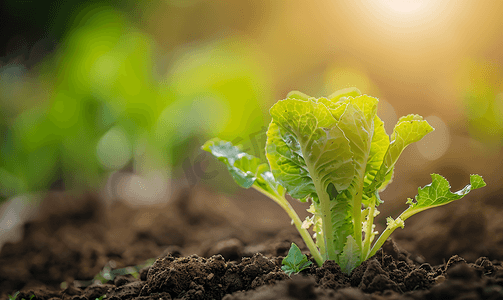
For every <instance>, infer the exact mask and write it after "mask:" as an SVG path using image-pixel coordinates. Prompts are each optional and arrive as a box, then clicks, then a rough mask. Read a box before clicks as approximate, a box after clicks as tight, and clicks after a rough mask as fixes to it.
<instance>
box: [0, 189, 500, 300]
mask: <svg viewBox="0 0 503 300" xmlns="http://www.w3.org/2000/svg"><path fill="white" fill-rule="evenodd" d="M234 198H238V199H235V200H233V199H234ZM242 199H245V200H242ZM270 202H271V201H270V200H268V199H264V198H262V197H261V196H260V195H258V194H257V193H248V192H243V193H242V194H241V195H239V196H236V197H233V198H230V197H225V196H222V195H218V194H216V193H213V192H211V191H209V190H206V189H201V188H199V187H198V188H194V189H187V190H184V191H182V192H180V193H178V194H177V195H174V196H173V201H171V202H170V203H168V204H167V205H165V206H162V207H160V206H157V207H148V208H145V207H144V208H139V209H138V208H136V209H133V208H132V207H129V206H127V205H126V204H124V203H122V202H119V201H117V202H114V203H113V204H110V205H105V204H104V203H103V201H101V200H100V199H99V197H98V196H97V195H94V194H86V195H80V196H79V195H71V194H68V193H56V192H54V193H51V194H50V195H48V197H47V198H46V200H45V201H44V202H43V203H42V205H41V212H40V215H39V217H38V218H36V219H35V220H32V221H30V222H28V223H26V224H25V225H24V229H25V230H24V237H23V239H22V240H21V241H19V242H17V243H7V244H5V245H4V246H3V248H2V250H1V252H0V290H1V292H0V297H1V299H7V298H8V295H13V294H14V293H15V292H16V291H18V290H20V291H21V292H20V293H19V294H18V295H17V299H19V300H21V299H26V300H28V299H32V300H39V299H44V300H45V299H79V300H85V299H88V300H95V299H96V298H100V297H102V296H103V295H106V298H105V299H107V300H108V299H114V300H119V299H120V300H125V299H138V300H147V299H164V300H167V299H225V300H240V299H503V265H502V263H501V261H498V260H497V259H501V257H500V255H501V252H499V251H500V250H499V247H498V246H501V240H503V239H499V240H497V239H496V240H491V239H487V240H488V241H486V239H485V238H486V237H487V236H488V233H487V232H488V230H490V229H495V228H498V226H499V225H494V224H493V223H494V222H492V221H491V220H492V219H491V218H490V217H491V216H496V213H495V212H497V211H498V210H497V209H496V208H494V207H491V206H488V210H492V211H493V212H492V215H491V213H489V214H486V212H485V211H484V210H483V208H479V209H478V211H476V212H473V211H471V210H470V209H469V208H466V209H461V210H460V211H459V212H457V213H456V214H454V216H452V215H451V217H450V218H449V220H444V219H442V218H441V215H430V216H428V218H430V219H429V222H428V223H427V224H428V226H426V225H424V224H423V227H424V228H423V229H424V230H423V231H421V232H422V234H416V235H414V234H412V232H416V233H417V231H415V230H416V229H417V228H415V227H417V226H419V225H418V224H414V223H413V226H411V227H412V228H407V230H410V231H411V233H410V234H409V235H407V234H405V233H404V232H406V231H407V230H404V232H403V233H400V234H398V235H397V241H398V245H400V247H399V246H398V245H397V244H396V243H395V242H392V241H388V242H387V243H386V244H385V246H384V247H383V250H381V251H379V252H378V253H377V254H376V255H375V256H374V257H373V258H371V259H370V260H368V261H366V262H364V263H363V264H362V265H361V266H359V267H358V268H356V269H355V270H354V271H353V272H352V273H351V274H350V275H349V276H348V275H345V274H343V273H342V272H341V270H340V268H339V266H338V265H337V264H335V263H334V262H332V261H327V262H325V264H324V265H323V267H321V268H317V267H315V266H314V264H313V265H312V266H311V267H310V268H308V269H306V270H305V271H303V272H302V273H301V275H293V276H292V278H289V277H288V276H287V275H286V274H285V273H284V272H282V271H281V260H282V259H283V257H284V255H286V253H287V252H288V249H289V247H290V244H291V242H295V243H296V244H298V245H299V246H300V247H301V249H302V250H303V251H306V250H307V249H306V248H305V247H304V244H303V243H302V240H301V239H300V237H299V236H298V235H297V234H296V231H295V229H294V228H293V226H288V224H289V222H288V218H287V217H286V215H285V214H283V213H282V212H281V210H279V209H277V208H276V207H275V206H274V203H272V204H271V203H270ZM470 212H471V213H470ZM243 214H244V215H243ZM488 216H489V217H488ZM467 222H468V223H467ZM498 222H500V221H498ZM498 222H497V223H498ZM438 224H441V225H442V230H440V231H436V232H437V238H436V239H435V236H434V235H433V233H432V232H435V231H434V230H433V229H434V228H436V226H440V225H438ZM498 224H499V223H498ZM432 228H433V229H432ZM428 233H430V234H429V235H428ZM477 233H478V235H477ZM496 234H497V233H496ZM449 235H453V236H456V239H454V240H452V241H451V239H449ZM464 235H467V236H469V237H472V240H473V241H475V242H474V243H472V247H471V248H470V247H467V246H466V245H465V243H466V238H465V236H464ZM480 236H482V237H484V238H480ZM414 237H415V238H414ZM496 237H498V236H497V235H496ZM458 239H460V240H461V241H459V240H458ZM468 243H469V242H468ZM402 244H403V245H405V247H403V248H407V249H408V250H409V251H411V253H412V254H409V252H407V251H405V250H403V249H402V246H401V245H402ZM414 247H415V248H414ZM417 249H419V251H418V250H417ZM442 249H443V250H442ZM428 250H432V251H431V252H428ZM306 252H307V251H306ZM428 253H431V254H428ZM442 253H449V254H465V253H466V254H468V255H467V257H465V258H466V260H465V259H464V258H463V257H461V256H458V255H452V257H450V259H449V258H448V257H447V258H446V257H445V256H444V257H443V259H444V260H446V261H442ZM477 254H479V256H477ZM482 255H487V256H488V257H489V258H487V257H483V256H482ZM491 255H493V256H491ZM152 258H154V259H155V258H157V259H156V260H155V262H154V260H149V259H152ZM491 258H492V259H491ZM442 262H443V263H442ZM151 263H153V265H151ZM133 266H135V267H133ZM126 267H133V268H126ZM97 275H99V276H97Z"/></svg>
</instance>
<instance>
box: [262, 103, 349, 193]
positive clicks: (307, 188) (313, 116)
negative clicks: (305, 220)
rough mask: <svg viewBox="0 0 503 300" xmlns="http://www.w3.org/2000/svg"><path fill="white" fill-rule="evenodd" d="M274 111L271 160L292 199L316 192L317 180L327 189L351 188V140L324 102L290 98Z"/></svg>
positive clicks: (269, 145)
mask: <svg viewBox="0 0 503 300" xmlns="http://www.w3.org/2000/svg"><path fill="white" fill-rule="evenodd" d="M270 112H271V115H272V117H273V121H272V123H271V125H270V126H269V130H268V132H267V146H266V152H267V159H268V160H269V164H270V165H271V170H272V172H273V174H274V177H275V178H276V179H277V180H278V181H279V182H281V183H282V185H283V186H284V187H285V188H286V189H287V191H288V193H290V195H292V197H294V198H298V199H302V198H305V197H306V196H309V195H312V194H313V192H314V193H316V190H315V189H314V184H313V183H311V182H312V181H313V180H318V181H319V182H320V185H321V186H322V188H323V189H324V190H326V188H327V187H328V184H329V183H332V184H333V185H334V186H335V188H336V189H337V190H339V191H340V190H344V189H346V188H347V187H348V186H349V184H350V183H351V181H352V179H353V176H354V166H353V162H352V156H353V154H352V153H351V150H350V146H349V141H348V140H347V138H346V137H345V136H344V133H343V132H342V130H341V129H339V127H337V120H335V119H334V117H333V116H332V114H331V113H330V111H329V110H328V108H327V107H326V106H325V105H324V104H323V103H317V102H315V101H312V100H309V101H302V100H297V99H286V100H281V101H279V102H277V103H276V104H275V105H274V106H273V107H272V108H271V110H270ZM309 169H310V170H311V172H310V173H309ZM301 182H302V183H303V184H300V183H301ZM296 187H297V188H296ZM312 196H314V195H312Z"/></svg>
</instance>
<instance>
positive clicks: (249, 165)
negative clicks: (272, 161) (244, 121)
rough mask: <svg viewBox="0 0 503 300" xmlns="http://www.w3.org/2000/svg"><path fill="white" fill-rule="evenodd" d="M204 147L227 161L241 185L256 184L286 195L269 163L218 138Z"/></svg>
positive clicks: (230, 170) (271, 191)
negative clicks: (262, 161)
mask: <svg viewBox="0 0 503 300" xmlns="http://www.w3.org/2000/svg"><path fill="white" fill-rule="evenodd" d="M202 149H203V150H205V151H208V152H210V153H211V154H213V155H214V156H215V157H216V158H218V160H220V161H222V162H223V163H225V165H226V166H227V169H228V170H229V172H230V173H231V175H232V178H234V180H235V181H236V183H237V184H239V185H240V186H241V187H244V188H250V187H251V186H253V185H255V186H257V187H259V188H261V189H263V190H265V191H267V192H269V193H273V194H276V195H284V194H285V191H284V188H283V187H282V186H281V185H280V184H279V183H278V182H277V181H276V180H275V179H274V176H273V175H272V173H271V172H270V171H269V166H268V164H267V163H261V161H260V159H259V158H257V157H255V156H253V155H250V154H247V153H245V152H243V151H241V149H240V148H239V147H237V146H234V145H232V143H231V142H227V141H224V140H221V139H218V138H214V139H211V140H209V141H207V142H206V143H205V144H204V145H203V146H202Z"/></svg>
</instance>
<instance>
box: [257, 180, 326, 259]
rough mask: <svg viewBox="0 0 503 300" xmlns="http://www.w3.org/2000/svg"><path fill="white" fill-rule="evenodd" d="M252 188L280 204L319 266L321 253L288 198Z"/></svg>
mask: <svg viewBox="0 0 503 300" xmlns="http://www.w3.org/2000/svg"><path fill="white" fill-rule="evenodd" d="M253 188H255V189H256V190H257V191H259V192H261V193H262V194H264V195H266V196H267V197H269V198H271V199H272V200H274V202H276V203H277V204H278V205H279V206H281V208H283V209H284V210H285V211H286V213H287V214H288V216H289V217H290V218H291V219H292V221H293V224H294V225H295V227H296V228H297V231H298V232H299V233H300V236H301V237H302V239H303V240H304V243H306V246H307V248H308V249H309V251H310V252H311V255H312V256H313V258H314V260H315V261H316V263H317V264H318V266H319V267H321V265H323V261H324V259H323V258H322V257H321V254H320V252H319V251H318V248H317V247H316V244H315V243H314V241H313V238H312V237H311V234H310V233H309V231H307V229H305V228H302V221H301V220H300V218H299V215H297V212H296V211H295V210H294V209H293V207H292V205H290V202H288V200H286V198H285V197H284V196H280V195H275V194H271V193H269V192H267V191H265V190H263V189H261V188H259V187H256V186H253Z"/></svg>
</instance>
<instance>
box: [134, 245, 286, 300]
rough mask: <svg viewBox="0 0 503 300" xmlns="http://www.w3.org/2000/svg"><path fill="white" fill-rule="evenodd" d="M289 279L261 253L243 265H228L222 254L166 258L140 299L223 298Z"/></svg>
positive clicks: (150, 273) (157, 264) (151, 275)
mask: <svg viewBox="0 0 503 300" xmlns="http://www.w3.org/2000/svg"><path fill="white" fill-rule="evenodd" d="M287 278H288V276H287V275H286V274H285V273H284V272H283V271H281V269H280V267H279V263H278V261H276V260H271V259H268V258H266V257H264V256H263V255H261V254H256V255H254V256H253V257H251V258H243V259H242V261H241V262H240V263H235V262H232V261H231V262H227V263H226V262H225V260H224V258H223V257H222V256H221V255H215V256H212V257H210V258H208V259H207V258H203V257H199V256H197V255H191V256H188V257H183V258H175V257H173V256H166V257H163V258H160V259H158V260H157V261H156V262H155V263H154V265H152V267H151V268H150V270H149V271H148V275H147V281H146V283H145V285H144V286H143V288H142V289H141V292H140V294H139V296H145V297H146V296H150V295H152V294H158V293H168V294H169V295H170V296H171V297H172V298H177V297H185V298H186V299H221V298H222V297H223V296H224V295H225V294H229V293H232V292H234V291H240V290H248V289H253V288H257V287H259V286H262V285H268V284H273V283H275V282H276V281H279V280H284V279H287ZM189 295H190V297H189Z"/></svg>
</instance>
